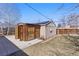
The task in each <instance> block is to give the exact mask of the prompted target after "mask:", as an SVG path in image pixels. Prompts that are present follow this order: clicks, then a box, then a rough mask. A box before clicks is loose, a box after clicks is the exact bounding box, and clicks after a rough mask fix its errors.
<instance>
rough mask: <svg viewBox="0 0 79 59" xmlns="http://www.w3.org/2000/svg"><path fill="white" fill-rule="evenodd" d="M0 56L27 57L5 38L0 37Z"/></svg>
mask: <svg viewBox="0 0 79 59" xmlns="http://www.w3.org/2000/svg"><path fill="white" fill-rule="evenodd" d="M0 56H28V55H27V54H26V53H24V52H23V51H22V50H21V49H19V48H18V47H17V46H15V45H14V44H13V43H12V42H11V41H9V40H8V39H7V38H6V37H4V36H0Z"/></svg>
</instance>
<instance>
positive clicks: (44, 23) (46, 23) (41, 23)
mask: <svg viewBox="0 0 79 59" xmlns="http://www.w3.org/2000/svg"><path fill="white" fill-rule="evenodd" d="M49 23H53V24H54V25H55V23H54V22H53V21H43V22H39V23H36V24H39V25H48V24H49Z"/></svg>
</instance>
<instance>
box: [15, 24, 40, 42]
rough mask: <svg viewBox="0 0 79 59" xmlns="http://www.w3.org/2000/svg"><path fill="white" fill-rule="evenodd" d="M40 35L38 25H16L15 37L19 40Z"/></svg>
mask: <svg viewBox="0 0 79 59" xmlns="http://www.w3.org/2000/svg"><path fill="white" fill-rule="evenodd" d="M39 37H40V25H37V24H29V23H19V24H17V26H16V30H15V38H16V39H20V40H21V41H22V40H23V41H25V40H31V39H35V38H39Z"/></svg>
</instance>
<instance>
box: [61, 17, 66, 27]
mask: <svg viewBox="0 0 79 59" xmlns="http://www.w3.org/2000/svg"><path fill="white" fill-rule="evenodd" d="M60 21H61V26H62V27H64V26H66V17H65V16H63V17H62V18H61V19H60Z"/></svg>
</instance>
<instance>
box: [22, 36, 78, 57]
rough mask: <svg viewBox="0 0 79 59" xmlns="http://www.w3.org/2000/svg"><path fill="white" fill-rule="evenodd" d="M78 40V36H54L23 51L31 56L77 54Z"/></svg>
mask: <svg viewBox="0 0 79 59" xmlns="http://www.w3.org/2000/svg"><path fill="white" fill-rule="evenodd" d="M78 41H79V37H78V36H68V35H67V36H56V37H54V38H53V39H51V40H49V41H47V42H44V43H43V42H41V43H37V44H35V45H32V46H30V47H27V48H25V49H23V51H24V52H25V53H27V54H28V55H31V56H77V55H79V45H78Z"/></svg>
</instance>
